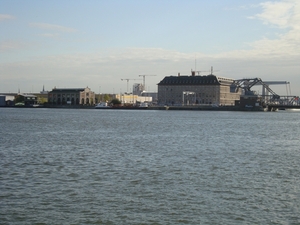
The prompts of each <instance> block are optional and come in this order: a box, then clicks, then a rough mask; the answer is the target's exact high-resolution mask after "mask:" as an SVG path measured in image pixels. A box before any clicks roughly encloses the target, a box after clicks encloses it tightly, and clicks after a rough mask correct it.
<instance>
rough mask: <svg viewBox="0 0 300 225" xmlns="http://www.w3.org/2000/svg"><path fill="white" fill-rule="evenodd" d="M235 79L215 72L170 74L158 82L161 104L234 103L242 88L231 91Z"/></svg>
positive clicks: (238, 97) (159, 102)
mask: <svg viewBox="0 0 300 225" xmlns="http://www.w3.org/2000/svg"><path fill="white" fill-rule="evenodd" d="M233 81H234V80H233V79H230V78H224V77H218V76H215V75H213V74H210V75H207V76H199V75H198V76H196V74H195V71H192V75H191V76H181V75H180V74H178V76H168V77H165V78H164V79H163V80H162V81H160V82H159V83H158V104H159V105H194V104H215V105H234V104H235V101H236V100H239V99H240V95H241V90H240V91H239V92H237V93H232V92H230V85H231V84H232V83H233Z"/></svg>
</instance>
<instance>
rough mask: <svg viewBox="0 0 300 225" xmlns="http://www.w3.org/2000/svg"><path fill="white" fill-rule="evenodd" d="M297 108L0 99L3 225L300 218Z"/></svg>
mask: <svg viewBox="0 0 300 225" xmlns="http://www.w3.org/2000/svg"><path fill="white" fill-rule="evenodd" d="M299 134H300V111H293V110H286V111H278V112H217V111H216V112H215V111H213V112H212V111H167V110H166V111H162V110H159V111H156V110H93V109H44V108H36V109H33V108H31V109H30V108H0V140H1V142H0V224H75V225H77V224H78V225H79V224H109V225H114V224H136V225H138V224H149V225H160V224H161V225H165V224H172V225H173V224H195V225H196V224H197V225H198V224H300V163H299V162H300V148H299V146H300V138H299Z"/></svg>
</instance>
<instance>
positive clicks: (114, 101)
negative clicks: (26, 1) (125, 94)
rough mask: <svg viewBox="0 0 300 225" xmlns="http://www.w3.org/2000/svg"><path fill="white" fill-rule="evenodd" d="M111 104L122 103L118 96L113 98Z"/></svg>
mask: <svg viewBox="0 0 300 225" xmlns="http://www.w3.org/2000/svg"><path fill="white" fill-rule="evenodd" d="M110 104H113V105H121V101H120V100H119V99H117V98H115V99H113V100H111V102H110Z"/></svg>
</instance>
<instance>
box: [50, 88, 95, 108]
mask: <svg viewBox="0 0 300 225" xmlns="http://www.w3.org/2000/svg"><path fill="white" fill-rule="evenodd" d="M48 104H50V105H67V104H68V105H93V104H95V93H94V92H92V91H91V89H90V88H88V87H86V88H54V89H52V91H50V92H48Z"/></svg>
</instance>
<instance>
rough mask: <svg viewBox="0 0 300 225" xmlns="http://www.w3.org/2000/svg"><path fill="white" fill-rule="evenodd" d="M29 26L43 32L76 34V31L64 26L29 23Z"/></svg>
mask: <svg viewBox="0 0 300 225" xmlns="http://www.w3.org/2000/svg"><path fill="white" fill-rule="evenodd" d="M29 26H30V27H35V28H39V29H43V30H53V31H59V32H65V33H72V32H77V30H76V29H74V28H70V27H64V26H60V25H55V24H49V23H30V24H29Z"/></svg>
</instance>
